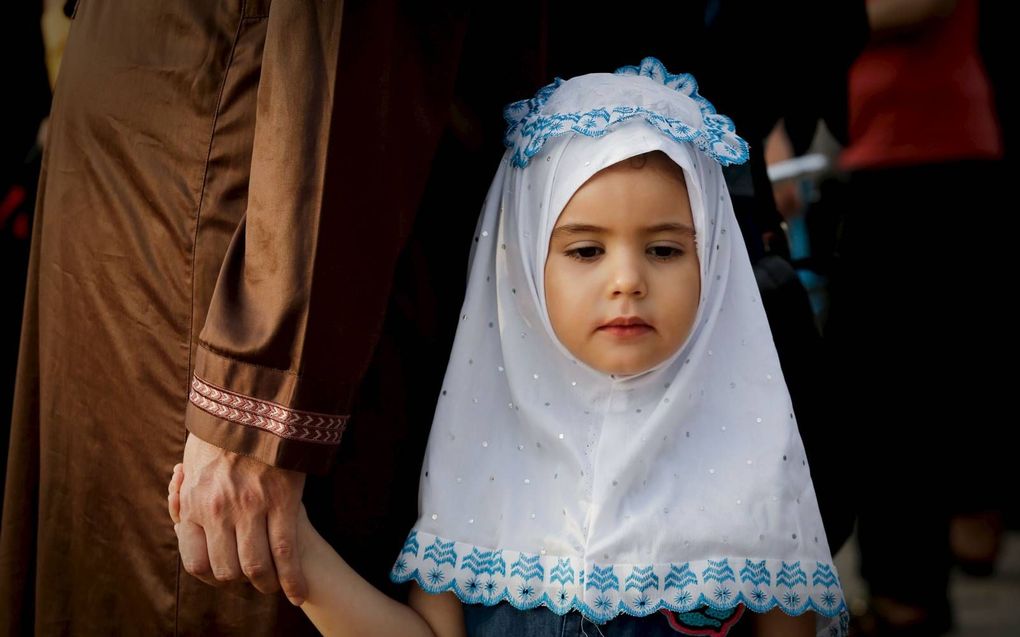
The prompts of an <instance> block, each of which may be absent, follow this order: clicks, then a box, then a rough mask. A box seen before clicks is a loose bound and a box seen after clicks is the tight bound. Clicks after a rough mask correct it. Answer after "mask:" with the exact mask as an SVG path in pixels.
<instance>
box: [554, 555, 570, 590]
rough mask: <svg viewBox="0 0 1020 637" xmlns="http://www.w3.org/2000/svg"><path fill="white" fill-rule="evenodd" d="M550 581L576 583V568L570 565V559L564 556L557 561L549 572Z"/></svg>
mask: <svg viewBox="0 0 1020 637" xmlns="http://www.w3.org/2000/svg"><path fill="white" fill-rule="evenodd" d="M549 581H550V582H559V583H560V584H573V583H574V569H573V567H571V566H570V560H569V559H567V558H563V559H560V560H557V561H556V566H554V567H553V570H551V571H550V572H549Z"/></svg>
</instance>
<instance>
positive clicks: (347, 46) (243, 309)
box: [186, 0, 464, 473]
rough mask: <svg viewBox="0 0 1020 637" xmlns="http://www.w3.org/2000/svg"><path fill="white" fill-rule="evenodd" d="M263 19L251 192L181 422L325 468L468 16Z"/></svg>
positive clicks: (302, 9) (309, 12)
mask: <svg viewBox="0 0 1020 637" xmlns="http://www.w3.org/2000/svg"><path fill="white" fill-rule="evenodd" d="M341 12H342V13H343V18H342V27H343V28H342V33H343V37H341ZM409 14H410V15H409ZM268 19H269V22H268V26H267V32H266V43H265V51H264V53H263V61H262V73H261V79H260V83H259V92H258V107H257V115H256V125H255V139H254V145H253V155H252V165H251V180H250V183H249V191H248V208H247V212H246V215H245V219H244V220H243V221H242V223H241V224H240V226H239V227H238V230H237V232H236V234H235V236H234V238H233V240H232V242H231V244H230V247H229V249H228V251H227V254H226V256H225V258H224V262H223V265H222V268H221V270H220V274H219V278H218V280H217V283H216V289H215V292H214V294H213V298H212V301H211V305H210V308H209V312H208V316H207V318H206V322H205V325H204V328H203V329H202V332H201V334H200V337H199V341H200V342H199V347H198V354H197V356H196V359H195V374H194V377H193V379H192V391H191V393H190V398H191V400H190V403H189V405H188V412H187V416H186V423H187V427H188V429H189V431H191V432H192V433H194V434H196V435H198V436H199V437H201V438H202V439H203V440H206V441H208V442H211V443H213V444H216V445H218V446H220V447H223V448H225V449H229V450H231V451H235V452H237V453H242V454H245V455H249V456H251V457H254V458H256V459H258V460H261V461H263V462H266V463H269V464H273V465H276V466H280V467H284V468H287V469H293V470H300V471H311V472H317V473H321V472H324V471H325V470H327V469H328V467H329V465H330V462H331V459H332V457H333V454H334V453H335V451H336V449H337V446H338V444H339V442H340V435H341V433H342V431H343V428H344V425H345V423H346V420H347V417H346V415H345V414H347V413H349V410H350V404H351V400H352V396H353V393H354V391H355V390H356V388H357V386H358V383H359V381H360V379H361V376H362V374H363V372H364V370H365V368H366V367H367V365H368V362H369V358H370V356H371V353H372V349H373V347H374V346H375V342H376V340H377V335H378V332H379V330H380V328H381V325H382V321H383V314H384V312H385V309H386V306H387V300H388V296H389V289H390V285H391V279H392V275H393V270H394V268H395V265H396V261H397V256H398V254H399V252H400V250H401V248H402V246H403V243H404V240H405V238H406V237H407V235H408V233H409V232H410V227H411V223H412V220H413V216H414V213H415V210H416V208H417V205H418V202H419V200H420V198H421V195H422V191H423V189H424V185H425V180H426V177H427V176H428V170H429V165H430V162H431V160H432V157H433V154H434V152H435V149H436V145H437V143H438V140H439V135H440V133H441V132H442V129H443V127H444V125H445V121H446V116H447V113H448V111H449V102H450V96H451V94H452V90H453V80H454V77H455V74H456V67H457V58H458V56H459V54H460V42H461V39H462V35H463V29H464V24H463V22H464V20H463V17H462V16H461V15H459V13H458V12H456V11H453V10H447V11H443V10H437V9H436V8H435V7H430V10H429V11H428V12H425V11H424V10H420V9H415V8H414V3H406V2H400V1H399V0H373V1H372V2H353V1H351V0H348V2H346V3H344V2H340V1H339V0H329V1H325V2H308V1H307V0H273V2H272V4H271V5H270V9H269V18H268Z"/></svg>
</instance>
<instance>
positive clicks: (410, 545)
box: [400, 531, 420, 557]
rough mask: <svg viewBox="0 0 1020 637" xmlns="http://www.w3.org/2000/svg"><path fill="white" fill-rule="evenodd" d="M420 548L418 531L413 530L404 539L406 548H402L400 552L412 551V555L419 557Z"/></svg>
mask: <svg viewBox="0 0 1020 637" xmlns="http://www.w3.org/2000/svg"><path fill="white" fill-rule="evenodd" d="M419 548H420V547H419V546H418V532H417V531H411V533H410V535H408V536H407V539H406V540H405V541H404V548H402V549H400V554H401V555H403V554H404V553H410V554H411V555H414V556H415V557H417V556H418V549H419Z"/></svg>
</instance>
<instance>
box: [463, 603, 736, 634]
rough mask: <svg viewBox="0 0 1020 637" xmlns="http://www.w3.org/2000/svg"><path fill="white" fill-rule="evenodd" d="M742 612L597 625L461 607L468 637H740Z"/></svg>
mask: <svg viewBox="0 0 1020 637" xmlns="http://www.w3.org/2000/svg"><path fill="white" fill-rule="evenodd" d="M742 611H743V608H742V607H738V608H736V609H732V610H729V611H723V612H719V613H717V612H714V611H709V612H708V613H700V614H699V613H683V614H678V613H670V614H668V615H667V614H666V613H664V612H662V611H660V612H657V613H652V614H651V615H648V616H647V617H631V616H630V615H620V616H619V617H617V618H615V619H612V620H610V621H608V622H606V623H605V624H601V625H600V624H595V623H593V622H590V621H588V620H587V619H584V618H583V617H582V616H581V614H580V613H577V612H569V613H567V614H565V615H557V614H556V613H554V612H552V611H551V610H549V609H548V608H545V607H544V606H539V607H538V608H532V609H530V610H517V609H516V608H514V607H513V606H511V605H510V604H507V603H505V602H504V603H501V604H496V605H495V606H484V605H482V604H464V623H465V625H466V626H467V634H468V637H678V636H680V635H705V636H711V637H722V636H724V635H726V636H727V637H739V636H740V635H744V634H749V632H748V631H749V625H750V622H749V621H747V620H746V619H741V616H740V614H741V613H742ZM731 627H732V628H731Z"/></svg>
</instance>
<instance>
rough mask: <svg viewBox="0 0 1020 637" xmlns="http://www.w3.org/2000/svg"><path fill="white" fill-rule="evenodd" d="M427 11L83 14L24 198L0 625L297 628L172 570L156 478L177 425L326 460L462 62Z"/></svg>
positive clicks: (85, 5) (79, 629)
mask: <svg viewBox="0 0 1020 637" xmlns="http://www.w3.org/2000/svg"><path fill="white" fill-rule="evenodd" d="M415 5H416V3H406V2H397V0H371V1H360V2H354V1H348V2H346V3H344V2H341V1H340V0H322V1H319V2H311V1H309V0H272V2H270V0H232V1H221V2H216V1H214V0H180V1H175V2H152V1H151V0H80V1H79V2H78V5H77V6H76V8H75V15H74V20H73V23H72V27H71V31H70V34H69V39H68V42H67V49H66V52H65V55H64V58H63V66H62V68H61V73H60V77H59V80H58V83H57V86H56V90H55V95H54V102H53V109H52V117H51V122H50V131H49V139H50V142H49V146H48V148H47V149H46V153H45V157H44V163H43V168H42V174H41V178H40V184H39V196H38V202H37V212H36V221H35V228H34V236H33V247H32V256H31V263H30V275H29V283H28V291H27V298H26V305H25V315H24V316H25V320H24V327H23V332H22V340H21V352H20V359H19V370H18V381H17V388H16V396H15V407H14V416H13V421H12V428H11V443H10V452H9V467H8V479H7V485H6V494H5V504H4V511H3V520H2V527H0V529H2V530H0V633H3V634H9V635H20V634H31V633H32V632H35V633H36V634H40V635H56V634H74V635H93V634H94V635H114V634H144V635H174V634H181V635H192V634H224V633H230V634H245V635H270V634H280V633H283V632H287V634H304V633H312V632H313V631H312V628H311V625H310V624H309V623H308V622H307V620H305V619H304V617H303V615H302V614H301V612H300V611H299V610H298V609H295V608H293V607H291V606H289V604H288V603H287V602H286V600H285V599H284V598H283V597H282V596H269V597H267V596H263V595H261V594H259V593H257V592H255V591H254V589H252V588H250V587H246V586H245V585H236V586H228V587H224V588H219V589H213V588H210V587H208V586H206V585H204V584H202V583H201V582H199V581H198V580H195V579H193V578H191V577H190V576H188V575H187V574H186V573H183V572H182V570H181V568H180V565H179V559H178V553H177V540H176V537H175V535H174V532H173V528H172V525H171V523H170V521H169V518H168V516H167V513H166V510H165V509H166V503H165V494H166V484H167V481H168V479H169V476H170V471H171V468H172V466H173V465H174V463H176V462H178V461H179V460H180V458H181V457H182V452H183V447H184V442H185V438H186V435H187V433H186V432H187V431H190V432H192V433H193V434H195V435H198V436H200V437H201V438H203V439H205V440H207V441H209V442H212V443H214V444H216V445H219V446H221V447H224V448H226V449H229V450H232V451H235V452H238V453H243V454H246V455H249V456H252V457H254V458H257V459H259V460H262V461H264V462H268V463H271V464H274V465H277V466H280V467H285V468H288V469H295V470H301V471H309V472H313V473H321V472H324V471H326V470H327V469H328V468H329V467H330V465H331V462H332V458H333V456H334V455H335V452H336V450H337V448H338V443H339V441H340V434H341V431H342V429H343V427H344V424H345V420H346V418H347V415H348V414H349V413H350V411H351V402H352V397H353V395H354V390H355V388H356V387H357V385H358V383H359V381H360V379H361V378H362V376H363V374H364V372H365V369H366V367H367V365H368V363H369V360H370V356H371V355H372V350H373V346H374V344H375V342H376V340H377V336H378V334H379V332H380V330H381V326H382V321H383V316H384V313H385V312H386V308H387V302H388V297H389V292H390V284H391V279H392V276H393V272H394V268H395V267H396V263H397V257H398V254H399V252H400V250H401V247H402V245H403V243H404V241H405V239H406V237H407V235H408V233H409V232H410V229H411V222H412V218H413V215H414V212H415V211H416V209H417V207H418V203H419V200H420V199H421V196H422V192H423V189H424V186H425V182H426V178H427V176H428V171H429V165H430V162H431V160H432V157H433V155H434V153H435V149H436V146H437V144H438V141H439V137H440V133H441V132H442V130H443V126H444V124H445V119H446V116H447V113H448V112H449V100H450V94H451V92H452V90H453V81H454V76H455V71H456V68H457V58H458V56H459V54H460V42H461V36H462V33H463V28H462V27H463V24H462V20H461V19H460V12H458V11H457V10H455V9H447V8H437V7H435V6H434V5H433V6H431V7H430V8H429V9H428V10H427V11H426V10H425V9H416V8H415ZM341 34H342V37H341ZM367 420H368V421H369V422H371V419H367ZM366 434H367V435H369V436H371V435H372V432H371V430H370V428H368V430H367V431H366ZM345 444H346V443H345ZM365 444H368V443H365ZM412 488H413V486H412ZM314 508H315V507H313V506H311V505H310V510H312V509H314ZM320 508H321V507H320ZM325 508H326V509H328V508H329V507H328V505H326V506H325ZM369 508H370V507H369ZM404 530H406V529H404ZM404 530H401V531H399V532H401V533H402V532H403V531H404Z"/></svg>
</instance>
